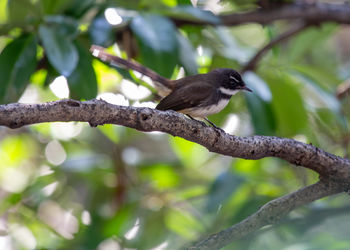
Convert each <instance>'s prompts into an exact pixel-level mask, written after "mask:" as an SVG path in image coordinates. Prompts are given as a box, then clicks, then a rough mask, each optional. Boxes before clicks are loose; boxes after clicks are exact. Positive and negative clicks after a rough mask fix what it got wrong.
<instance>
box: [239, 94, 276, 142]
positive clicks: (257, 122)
mask: <svg viewBox="0 0 350 250" xmlns="http://www.w3.org/2000/svg"><path fill="white" fill-rule="evenodd" d="M245 97H246V101H247V106H248V109H249V113H250V116H251V118H252V122H253V125H254V130H255V134H258V135H274V134H275V130H276V121H275V119H276V118H275V115H274V112H273V109H272V105H271V103H270V102H266V101H264V100H263V99H261V97H259V96H258V95H257V94H256V93H248V94H245Z"/></svg>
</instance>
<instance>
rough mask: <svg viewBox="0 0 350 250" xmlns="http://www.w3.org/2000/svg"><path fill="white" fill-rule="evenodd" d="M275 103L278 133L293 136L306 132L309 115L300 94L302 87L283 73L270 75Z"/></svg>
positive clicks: (267, 79)
mask: <svg viewBox="0 0 350 250" xmlns="http://www.w3.org/2000/svg"><path fill="white" fill-rule="evenodd" d="M266 81H267V82H268V83H269V85H270V88H271V91H272V94H273V101H272V106H273V110H274V113H275V116H276V118H277V121H278V131H279V133H280V135H282V136H293V135H295V134H298V133H301V132H303V131H304V130H305V128H306V125H307V113H306V110H305V107H304V103H303V99H302V98H301V95H300V93H299V88H300V85H299V84H297V83H296V82H295V81H293V79H292V78H291V77H290V76H289V75H287V74H285V73H282V72H273V73H270V74H269V75H268V77H267V78H266Z"/></svg>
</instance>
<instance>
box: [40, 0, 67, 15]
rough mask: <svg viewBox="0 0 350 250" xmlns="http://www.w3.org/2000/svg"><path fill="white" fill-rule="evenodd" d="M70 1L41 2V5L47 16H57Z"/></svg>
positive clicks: (46, 0)
mask: <svg viewBox="0 0 350 250" xmlns="http://www.w3.org/2000/svg"><path fill="white" fill-rule="evenodd" d="M69 2H70V0H60V1H57V0H41V1H40V4H41V6H42V8H43V10H44V13H45V14H56V13H58V12H60V11H61V10H62V9H64V7H66V6H67V5H68V3H69Z"/></svg>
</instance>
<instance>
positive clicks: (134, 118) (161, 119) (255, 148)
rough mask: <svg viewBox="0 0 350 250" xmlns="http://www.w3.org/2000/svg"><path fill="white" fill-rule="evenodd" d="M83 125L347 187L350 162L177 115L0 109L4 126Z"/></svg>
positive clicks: (63, 106) (69, 106) (73, 107)
mask: <svg viewBox="0 0 350 250" xmlns="http://www.w3.org/2000/svg"><path fill="white" fill-rule="evenodd" d="M54 121H65V122H68V121H81V122H89V123H90V125H92V126H97V125H102V124H106V123H110V124H118V125H122V126H126V127H130V128H134V129H137V130H140V131H162V132H165V133H168V134H171V135H173V136H179V137H182V138H184V139H186V140H189V141H193V142H196V143H198V144H201V145H203V146H204V147H206V148H207V149H208V150H209V151H212V152H216V153H219V154H222V155H229V156H232V157H238V158H244V159H260V158H264V157H269V156H273V157H278V158H281V159H284V160H286V161H288V162H290V163H292V164H295V165H300V166H303V167H306V168H309V169H311V170H313V171H316V172H317V173H319V174H320V175H321V176H326V177H327V178H330V179H335V180H338V181H344V182H348V181H349V178H350V160H349V159H344V158H341V157H338V156H335V155H332V154H330V153H327V152H325V151H323V150H321V149H319V148H317V147H314V146H312V145H309V144H305V143H301V142H298V141H295V140H292V139H284V138H278V137H272V136H251V137H238V136H232V135H228V134H225V133H224V132H223V131H220V130H217V129H214V128H212V127H206V126H203V125H202V124H201V123H199V122H197V121H191V120H189V119H187V118H186V117H185V116H183V115H182V114H180V113H176V112H174V111H166V112H164V111H159V110H155V109H150V108H136V107H129V106H116V105H112V104H109V103H107V102H105V101H102V100H91V101H86V102H79V101H74V100H61V101H56V102H50V103H43V104H19V103H14V104H7V105H0V126H1V125H2V126H7V127H10V128H18V127H21V126H24V125H29V124H35V123H42V122H54Z"/></svg>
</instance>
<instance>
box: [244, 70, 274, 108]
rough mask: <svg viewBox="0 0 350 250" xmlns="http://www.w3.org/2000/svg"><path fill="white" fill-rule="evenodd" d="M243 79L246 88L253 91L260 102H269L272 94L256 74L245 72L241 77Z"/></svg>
mask: <svg viewBox="0 0 350 250" xmlns="http://www.w3.org/2000/svg"><path fill="white" fill-rule="evenodd" d="M243 79H244V81H245V83H247V85H248V87H249V88H251V89H252V90H253V93H255V94H256V95H257V96H259V97H260V99H261V100H263V101H265V102H270V101H271V99H272V93H271V91H270V88H269V86H268V85H267V84H266V82H264V80H263V79H261V78H260V77H259V76H258V75H257V74H255V73H253V72H247V73H245V74H244V75H243Z"/></svg>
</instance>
